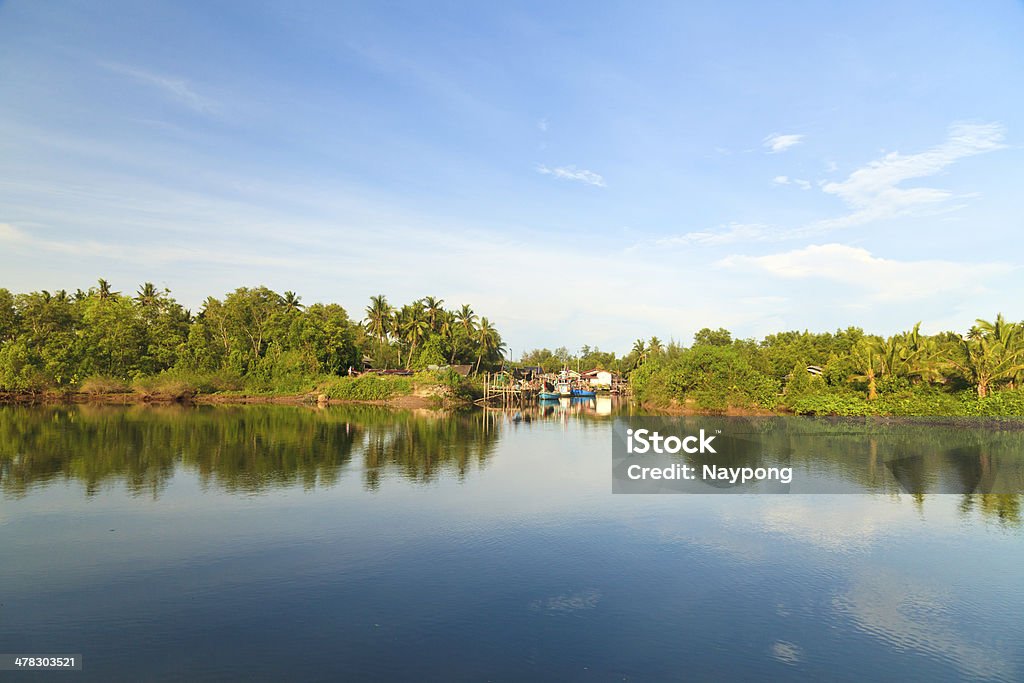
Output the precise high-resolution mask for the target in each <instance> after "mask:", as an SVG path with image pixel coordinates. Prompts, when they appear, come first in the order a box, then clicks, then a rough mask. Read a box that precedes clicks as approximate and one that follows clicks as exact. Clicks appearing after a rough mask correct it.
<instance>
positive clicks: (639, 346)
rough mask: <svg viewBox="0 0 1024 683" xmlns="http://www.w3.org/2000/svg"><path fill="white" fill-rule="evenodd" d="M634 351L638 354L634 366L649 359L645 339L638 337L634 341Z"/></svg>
mask: <svg viewBox="0 0 1024 683" xmlns="http://www.w3.org/2000/svg"><path fill="white" fill-rule="evenodd" d="M633 353H634V354H635V355H636V361H635V363H634V367H638V366H640V365H643V364H644V361H645V360H647V344H646V343H644V340H643V339H637V340H636V341H635V342H633Z"/></svg>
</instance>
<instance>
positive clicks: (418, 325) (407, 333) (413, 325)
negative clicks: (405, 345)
mask: <svg viewBox="0 0 1024 683" xmlns="http://www.w3.org/2000/svg"><path fill="white" fill-rule="evenodd" d="M401 330H402V335H403V336H404V337H405V340H406V341H407V342H409V353H408V356H407V358H406V364H407V365H408V364H411V363H412V357H413V352H414V351H416V345H417V344H418V343H419V342H420V341H422V340H423V339H425V338H426V337H427V336H428V335H429V334H430V322H429V319H428V317H427V312H426V309H425V308H424V307H423V304H422V303H420V302H419V301H417V302H416V303H414V304H413V305H412V306H411V307H409V310H408V311H407V312H406V315H405V319H404V322H403V324H402V328H401Z"/></svg>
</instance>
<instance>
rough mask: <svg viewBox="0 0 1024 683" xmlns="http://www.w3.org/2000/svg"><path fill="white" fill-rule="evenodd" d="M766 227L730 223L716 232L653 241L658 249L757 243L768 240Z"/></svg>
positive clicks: (689, 233)
mask: <svg viewBox="0 0 1024 683" xmlns="http://www.w3.org/2000/svg"><path fill="white" fill-rule="evenodd" d="M767 231H768V226H766V225H762V224H760V223H730V224H729V225H727V226H722V227H721V228H719V229H718V230H704V231H698V232H688V233H686V234H683V235H676V236H673V237H665V238H663V239H660V240H655V241H654V244H655V245H656V246H660V247H675V246H687V245H698V246H704V247H710V246H716V245H720V244H733V243H735V242H759V241H763V240H765V239H767V238H768V232H767Z"/></svg>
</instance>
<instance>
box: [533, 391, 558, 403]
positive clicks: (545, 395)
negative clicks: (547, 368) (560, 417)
mask: <svg viewBox="0 0 1024 683" xmlns="http://www.w3.org/2000/svg"><path fill="white" fill-rule="evenodd" d="M537 398H538V399H540V400H541V401H557V400H558V392H557V391H538V392H537Z"/></svg>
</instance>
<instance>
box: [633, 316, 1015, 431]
mask: <svg viewBox="0 0 1024 683" xmlns="http://www.w3.org/2000/svg"><path fill="white" fill-rule="evenodd" d="M627 362H628V364H630V365H632V368H631V370H632V372H631V375H630V380H631V384H632V386H633V388H634V391H635V392H636V394H637V395H638V396H639V397H640V398H641V399H642V400H647V401H649V402H651V403H655V404H658V403H661V404H671V403H691V404H695V405H696V406H697V407H704V408H725V407H729V406H746V407H763V408H768V409H776V408H779V407H784V408H789V409H791V410H794V411H795V412H800V413H824V414H862V415H868V414H922V415H927V414H937V415H938V414H961V413H962V414H1014V415H1018V414H1024V392H1021V391H1018V390H1019V389H1020V388H1021V386H1022V383H1024V323H1020V322H1012V321H1008V320H1006V319H1005V318H1004V317H1003V315H1002V314H999V315H997V316H996V318H995V319H994V320H991V321H990V320H982V319H979V320H977V321H976V323H975V325H974V326H972V327H971V329H970V330H968V331H967V333H966V334H964V335H961V334H959V333H957V332H942V333H939V334H935V335H925V334H922V333H921V331H920V323H918V324H917V325H914V327H913V328H911V329H910V330H908V331H905V332H901V333H899V334H895V335H891V336H888V337H883V336H879V335H872V334H865V332H864V331H863V330H862V329H861V328H859V327H849V328H847V329H845V330H837V331H836V332H835V333H812V332H807V331H804V332H796V331H793V332H782V333H778V334H773V335H768V336H767V337H765V338H764V339H762V340H760V341H755V340H751V339H745V340H744V339H733V337H732V335H731V333H730V332H729V331H728V330H725V329H717V330H712V329H708V328H705V329H703V330H701V331H700V332H698V333H697V334H696V335H695V337H694V342H693V345H692V346H691V347H689V348H685V347H682V346H680V345H678V344H676V343H674V342H671V343H669V344H667V345H665V344H662V343H661V342H660V340H658V339H657V338H656V337H655V338H652V339H651V340H650V341H644V340H637V341H636V343H635V344H634V345H633V349H632V351H631V352H630V354H629V357H628V361H627ZM979 406H980V407H979ZM1003 411H1005V412H1003Z"/></svg>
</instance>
